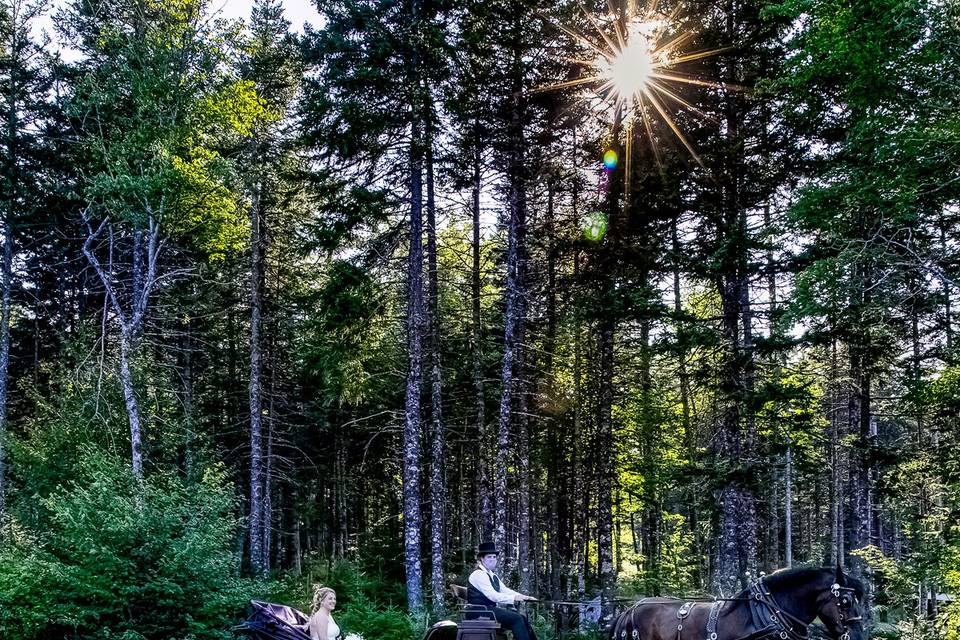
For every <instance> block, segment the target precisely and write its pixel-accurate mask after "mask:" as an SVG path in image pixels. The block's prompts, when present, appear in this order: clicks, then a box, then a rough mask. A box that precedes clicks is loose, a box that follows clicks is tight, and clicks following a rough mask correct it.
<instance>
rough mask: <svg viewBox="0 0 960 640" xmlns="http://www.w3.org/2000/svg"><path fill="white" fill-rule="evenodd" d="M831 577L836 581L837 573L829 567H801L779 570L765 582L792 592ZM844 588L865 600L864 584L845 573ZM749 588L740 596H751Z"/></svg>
mask: <svg viewBox="0 0 960 640" xmlns="http://www.w3.org/2000/svg"><path fill="white" fill-rule="evenodd" d="M824 575H827V576H830V579H831V580H835V579H836V578H835V576H836V574H835V572H834V570H833V569H830V568H828V567H800V568H797V569H778V570H776V571H774V572H773V573H771V574H769V575H767V576H766V577H765V578H764V582H766V583H767V585H769V586H770V587H772V588H774V589H777V590H790V589H792V588H794V587H796V586H798V585H802V584H805V583H808V582H810V581H812V580H814V579H815V578H818V577H821V576H824ZM842 586H845V587H850V588H852V589H853V590H854V593H855V594H856V595H857V598H858V599H859V600H863V594H864V588H863V583H862V582H860V581H859V580H858V579H856V578H854V577H853V576H851V575H849V574H846V573H844V574H843V584H842ZM749 590H750V589H749V587H748V588H747V589H744V590H743V591H742V592H741V594H740V595H749V594H748V592H749Z"/></svg>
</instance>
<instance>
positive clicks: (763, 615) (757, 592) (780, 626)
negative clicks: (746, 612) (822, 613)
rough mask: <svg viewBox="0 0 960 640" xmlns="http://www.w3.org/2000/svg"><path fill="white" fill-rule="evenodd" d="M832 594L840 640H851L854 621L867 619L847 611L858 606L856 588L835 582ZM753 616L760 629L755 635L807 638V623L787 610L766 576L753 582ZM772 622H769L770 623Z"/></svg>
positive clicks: (787, 638) (799, 639)
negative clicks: (768, 584)
mask: <svg viewBox="0 0 960 640" xmlns="http://www.w3.org/2000/svg"><path fill="white" fill-rule="evenodd" d="M830 594H831V595H832V596H833V598H834V600H835V601H836V605H837V613H838V618H837V619H838V621H839V624H840V628H841V630H842V631H841V633H840V636H839V638H838V640H850V624H851V623H853V622H859V621H860V620H863V616H861V615H856V616H848V615H847V612H849V610H850V609H852V608H853V606H854V605H857V604H858V602H857V595H856V589H853V588H852V587H842V586H840V584H839V583H837V582H834V583H833V584H832V585H831V586H830ZM748 600H749V605H750V615H751V617H752V618H753V623H754V626H755V627H756V628H757V631H756V632H755V633H753V634H751V637H752V638H769V637H771V636H773V637H777V638H779V639H780V640H807V627H808V626H809V623H807V622H804V621H803V620H801V619H800V618H798V617H796V616H795V615H793V614H792V613H790V612H789V611H785V610H784V608H783V607H781V606H780V603H778V602H777V599H776V597H775V596H774V595H773V593H771V591H770V590H769V589H768V588H767V586H766V584H764V580H763V576H761V577H760V579H759V580H757V581H756V582H754V583H753V584H751V585H750V594H749V598H748ZM768 621H769V622H768Z"/></svg>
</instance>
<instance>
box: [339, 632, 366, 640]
mask: <svg viewBox="0 0 960 640" xmlns="http://www.w3.org/2000/svg"><path fill="white" fill-rule="evenodd" d="M343 640H363V636H362V635H360V634H359V633H348V634H347V635H346V636H345V637H344V639H343Z"/></svg>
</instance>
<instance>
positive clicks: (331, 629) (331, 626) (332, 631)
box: [327, 616, 340, 640]
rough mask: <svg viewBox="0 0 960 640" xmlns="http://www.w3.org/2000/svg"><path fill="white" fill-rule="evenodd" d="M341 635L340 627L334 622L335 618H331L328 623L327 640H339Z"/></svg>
mask: <svg viewBox="0 0 960 640" xmlns="http://www.w3.org/2000/svg"><path fill="white" fill-rule="evenodd" d="M339 635H340V627H338V626H337V623H336V622H334V621H333V616H330V620H329V621H328V622H327V640H337V637H338V636H339Z"/></svg>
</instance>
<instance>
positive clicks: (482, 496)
mask: <svg viewBox="0 0 960 640" xmlns="http://www.w3.org/2000/svg"><path fill="white" fill-rule="evenodd" d="M473 126H474V147H473V193H472V196H473V206H472V212H473V221H472V224H473V240H472V242H471V254H472V256H471V257H472V261H471V270H470V289H471V300H470V303H471V305H470V306H471V312H472V313H471V316H472V325H471V328H472V331H471V332H470V339H471V343H472V344H471V347H472V353H473V388H474V394H475V398H476V405H477V406H476V412H477V442H476V449H477V453H476V456H475V459H476V465H477V473H476V483H477V494H478V500H479V503H480V527H479V529H480V530H479V534H480V538H481V539H482V540H489V539H490V537H491V536H492V535H493V514H492V509H491V506H490V477H489V475H488V472H489V457H488V453H487V451H488V449H487V444H488V443H487V440H488V435H487V418H486V403H485V400H484V390H483V322H482V318H481V315H480V295H481V288H480V275H481V265H480V238H481V234H480V189H481V186H482V185H481V180H482V176H483V174H482V168H483V167H482V162H483V158H482V153H481V152H482V149H481V143H480V125H479V123H478V122H476V121H475V122H474V125H473Z"/></svg>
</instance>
